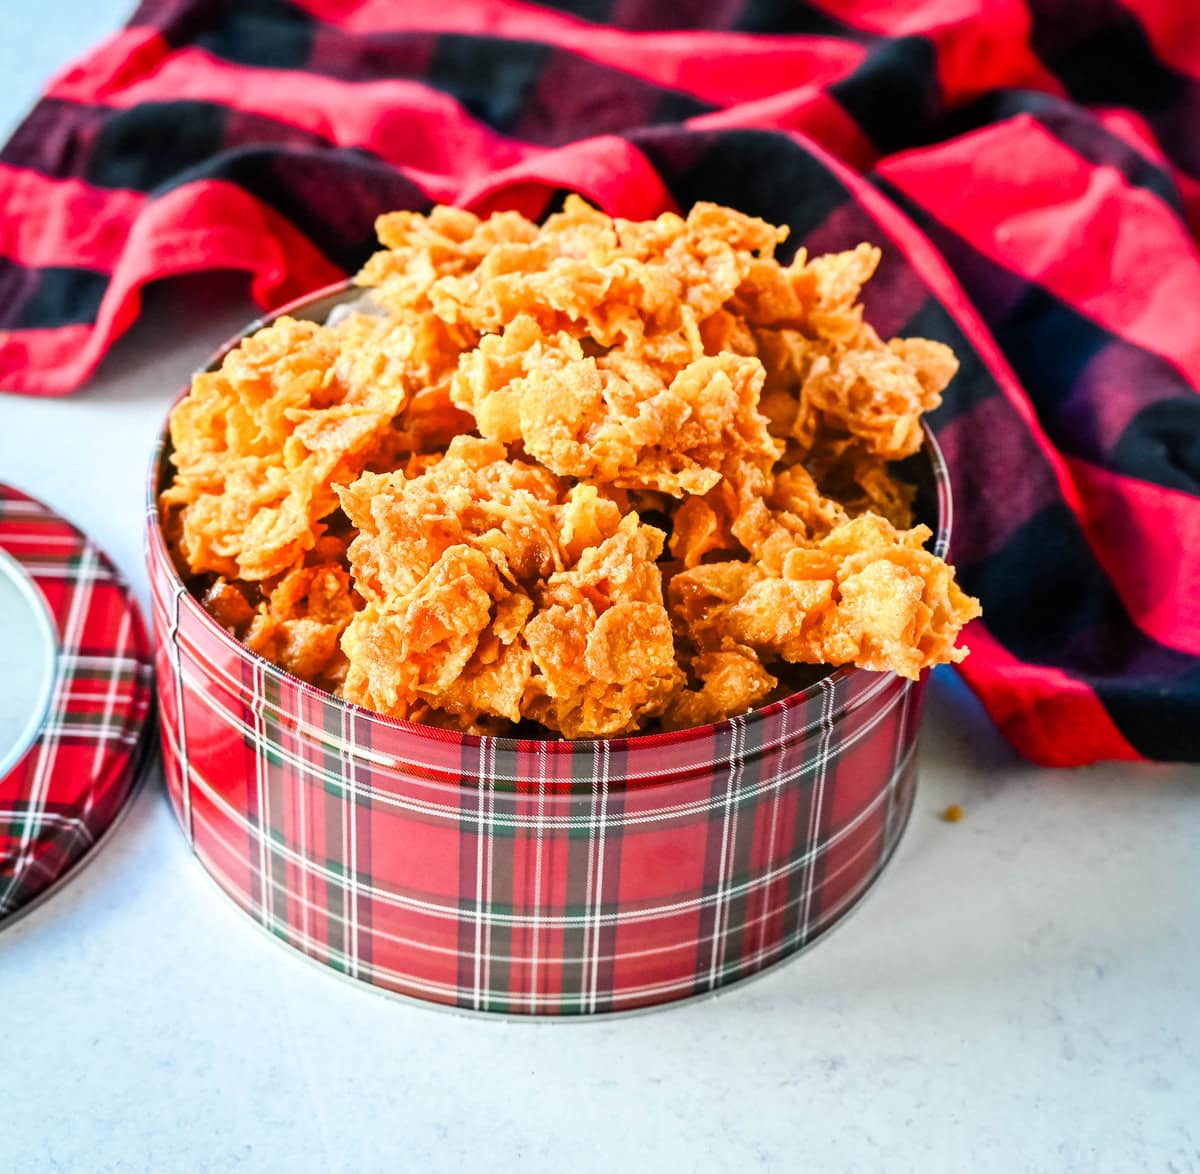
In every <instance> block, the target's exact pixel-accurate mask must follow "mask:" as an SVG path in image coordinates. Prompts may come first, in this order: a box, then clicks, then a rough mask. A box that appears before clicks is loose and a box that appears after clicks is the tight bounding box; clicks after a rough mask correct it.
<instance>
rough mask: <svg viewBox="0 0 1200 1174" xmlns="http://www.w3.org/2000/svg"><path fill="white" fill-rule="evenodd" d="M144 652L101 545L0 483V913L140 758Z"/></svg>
mask: <svg viewBox="0 0 1200 1174" xmlns="http://www.w3.org/2000/svg"><path fill="white" fill-rule="evenodd" d="M151 675H152V659H151V654H150V646H149V643H148V642H147V639H146V632H145V629H144V628H143V626H142V621H141V617H140V616H139V615H138V610H137V605H136V604H135V602H134V600H133V597H132V595H131V594H130V592H129V589H128V587H127V586H126V585H125V583H124V581H123V580H122V579H121V577H120V575H119V574H118V573H117V570H116V568H115V567H114V566H113V564H112V563H111V562H110V561H109V560H108V558H107V557H106V556H105V555H104V553H103V552H102V551H101V550H100V549H99V547H97V546H96V544H95V543H93V542H92V541H91V539H89V538H88V537H87V536H86V535H84V534H82V533H80V531H79V530H77V529H76V528H75V527H74V526H72V525H71V524H70V522H67V521H64V520H63V519H62V518H60V517H59V516H58V515H57V514H55V513H54V512H53V511H52V510H50V509H49V508H48V507H47V506H45V505H43V504H42V503H41V502H38V501H34V500H33V499H32V498H30V497H27V496H26V495H25V494H23V493H21V492H19V491H18V490H15V489H12V488H10V487H9V486H7V485H4V484H2V483H0V925H3V924H4V923H5V922H7V921H8V920H11V919H12V917H13V916H14V915H15V914H16V913H18V912H20V911H22V910H25V909H27V908H28V907H29V905H30V904H31V903H32V902H33V901H35V900H37V899H38V898H39V897H42V896H44V895H46V894H47V893H48V891H49V890H50V888H51V887H52V886H53V885H54V884H56V883H57V882H58V881H60V880H61V879H63V878H64V877H65V876H66V875H67V873H68V872H70V871H71V869H73V868H74V867H75V866H76V865H77V864H78V863H79V862H80V861H81V860H83V858H84V857H85V856H87V854H88V853H89V852H90V851H91V849H92V848H93V847H94V846H95V845H96V843H97V842H98V841H99V840H100V838H101V837H102V836H103V835H104V833H105V832H106V831H107V830H108V828H109V827H110V826H111V825H112V823H113V821H114V820H115V819H116V818H117V816H118V815H119V814H120V813H121V811H122V809H123V808H124V806H125V803H126V800H128V799H129V797H130V795H131V793H132V791H133V786H134V783H135V781H136V779H137V777H138V771H139V769H140V767H141V765H142V763H143V761H144V759H145V753H144V751H145V748H146V747H147V745H148V743H149V739H148V737H147V736H146V731H147V729H148V726H149V723H148V721H147V717H148V714H149V710H150V699H151Z"/></svg>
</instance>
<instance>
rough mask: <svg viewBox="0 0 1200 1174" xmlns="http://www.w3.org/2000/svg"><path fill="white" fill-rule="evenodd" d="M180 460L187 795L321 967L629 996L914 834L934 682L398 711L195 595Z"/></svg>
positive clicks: (681, 988)
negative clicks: (444, 723) (609, 725)
mask: <svg viewBox="0 0 1200 1174" xmlns="http://www.w3.org/2000/svg"><path fill="white" fill-rule="evenodd" d="M345 296H346V293H345V291H344V290H337V291H334V292H333V293H332V294H326V295H325V296H323V297H319V298H318V299H316V300H315V301H310V302H306V303H304V304H303V305H302V308H301V309H300V310H299V311H298V310H297V308H296V307H295V306H293V307H291V308H290V312H291V313H293V314H296V313H299V315H300V316H303V317H312V318H316V319H320V318H323V317H324V316H325V314H326V313H327V311H328V309H329V308H330V306H331V305H332V304H334V303H336V302H337V301H338V300H341V299H342V298H344V297H345ZM256 325H258V324H256ZM252 329H253V328H252ZM930 444H931V446H932V441H930ZM931 452H932V455H933V461H932V477H931V478H930V477H929V473H930V469H929V467H928V465H927V467H926V476H927V479H929V480H931V482H932V483H931V485H930V486H928V487H927V492H928V491H930V490H931V491H932V492H931V493H929V501H930V503H931V505H930V508H931V509H932V510H936V511H937V512H938V515H939V517H940V519H941V532H940V533H939V536H938V549H939V550H942V551H944V549H945V545H946V536H947V533H948V525H949V501H948V497H947V491H946V485H947V480H946V475H945V470H944V467H943V466H942V464H941V458H940V454H939V453H938V451H937V449H936V446H932V447H931ZM164 455H165V440H164V442H163V447H162V448H160V451H159V454H158V456H157V458H156V460H155V465H154V473H153V474H152V478H151V487H150V488H151V492H150V517H149V528H148V560H149V567H150V579H151V585H152V599H153V617H154V627H155V632H156V635H157V638H158V651H157V667H158V688H159V703H160V718H161V725H162V736H163V750H164V759H165V762H166V774H167V786H168V791H169V793H170V796H171V801H172V803H173V805H174V807H175V811H176V814H177V815H178V817H179V820H180V823H181V824H182V826H183V828H184V831H185V832H186V834H187V836H188V840H189V842H190V843H191V845H192V848H193V850H194V851H195V853H196V855H197V856H198V857H199V859H200V861H201V863H202V864H203V865H204V867H205V868H206V869H207V870H208V871H209V872H210V873H211V874H212V876H213V877H214V878H215V879H216V880H217V882H218V883H219V884H220V885H221V887H222V888H223V889H224V890H225V891H226V892H227V893H228V894H229V895H230V896H231V897H232V898H233V899H234V900H235V901H236V902H237V903H238V904H239V905H240V906H241V907H242V908H243V909H244V910H246V911H247V912H248V913H249V914H250V915H251V916H253V917H254V918H255V919H256V920H258V921H259V922H260V923H261V924H262V925H263V926H264V927H265V928H266V929H267V930H269V931H270V932H271V933H273V934H275V935H276V936H277V937H279V938H281V939H282V940H283V941H285V942H287V943H289V944H290V945H292V946H294V947H296V948H297V949H299V950H301V951H303V952H304V953H305V954H307V955H309V956H310V957H311V958H313V959H315V960H317V961H319V962H323V963H325V964H327V965H329V966H331V967H333V968H334V969H335V970H338V971H340V972H342V973H343V974H346V975H349V976H351V977H354V978H358V979H361V980H363V981H365V982H369V983H372V984H374V985H376V986H380V987H383V988H385V989H387V990H390V991H394V992H397V993H399V994H403V995H409V996H414V997H417V998H421V999H428V1000H432V1001H435V1002H439V1003H445V1004H449V1005H451V1006H456V1007H461V1008H467V1009H471V1010H476V1011H500V1012H507V1013H530V1014H568V1015H573V1014H581V1013H589V1012H596V1011H608V1010H629V1009H632V1008H635V1007H643V1006H648V1005H651V1004H655V1003H661V1002H666V1001H669V1000H672V999H679V998H685V997H687V996H689V995H696V994H702V993H704V992H707V991H712V990H715V989H717V988H718V987H721V986H724V985H725V984H727V983H730V982H734V981H736V980H737V979H740V978H744V977H746V976H748V975H751V974H754V973H756V972H757V971H759V970H761V969H763V968H764V967H766V966H769V965H770V964H771V963H773V962H776V961H778V960H780V959H782V958H784V957H786V956H788V955H789V954H792V953H794V952H795V951H796V950H798V949H800V948H801V947H803V946H804V945H806V944H807V943H809V942H811V941H812V940H813V939H815V938H816V937H817V936H819V935H820V934H821V933H823V932H824V931H825V930H827V929H828V928H829V927H830V926H832V925H833V924H834V923H835V922H836V921H838V920H839V919H840V918H841V917H842V916H844V914H845V913H846V912H847V911H848V910H849V909H850V908H851V907H852V906H853V905H854V904H855V903H856V902H857V901H858V900H859V898H860V897H862V895H863V894H864V893H865V892H866V891H867V890H868V889H869V888H870V887H871V885H872V883H873V882H874V880H875V878H876V877H877V876H878V874H879V872H880V870H881V869H882V868H883V866H884V864H885V863H886V862H887V860H888V858H889V857H890V855H891V853H892V851H893V849H894V848H895V846H896V843H897V841H898V839H899V837H900V834H901V832H902V831H903V828H904V825H905V823H906V822H907V819H908V814H909V811H910V809H911V806H912V800H913V793H914V784H915V758H914V752H915V748H916V740H917V729H918V725H919V719H920V702H921V693H922V687H921V685H919V684H914V683H913V682H910V681H905V680H901V679H899V678H897V677H895V676H894V675H892V674H878V673H868V672H863V671H860V670H855V669H840V670H838V671H836V672H834V673H832V674H831V675H830V676H828V677H826V678H825V679H824V680H822V681H820V682H818V683H817V684H816V685H814V686H812V687H811V688H809V689H807V690H805V691H804V692H802V693H799V694H796V695H795V696H793V697H790V698H788V699H787V700H786V701H783V702H780V703H777V704H774V705H771V706H768V707H766V708H764V709H762V710H759V711H756V712H754V713H751V714H749V715H747V716H745V717H741V718H737V719H735V720H733V721H728V722H723V723H721V724H719V725H715V726H707V727H704V728H699V729H694V730H686V731H682V732H679V733H672V734H661V735H652V736H647V737H641V738H614V739H609V740H605V741H596V742H574V743H572V742H565V741H515V740H511V739H503V738H481V737H471V736H466V735H460V734H455V733H451V732H448V731H444V730H437V729H432V728H429V727H424V726H417V725H412V724H410V723H407V722H398V721H393V720H391V719H389V718H385V717H382V716H380V715H378V714H375V713H372V712H370V711H368V710H365V709H361V708H359V707H357V706H354V705H350V704H347V703H346V702H343V701H340V700H338V699H337V698H334V697H332V696H330V695H329V694H326V693H323V692H321V691H320V690H318V689H315V688H313V687H311V686H309V685H306V684H304V683H302V682H300V681H298V680H296V679H294V678H292V677H289V676H288V675H287V674H286V673H284V672H283V671H282V670H280V669H278V668H276V667H275V666H273V665H271V664H268V663H267V662H266V661H264V660H262V659H261V658H259V657H257V656H255V655H254V654H252V653H251V652H249V651H247V650H246V649H245V648H244V647H242V646H241V645H240V644H239V643H238V642H237V641H236V640H234V639H233V638H232V637H231V636H230V635H229V634H228V633H226V632H225V631H224V630H223V629H222V628H221V627H220V626H219V625H217V623H216V622H215V621H214V620H213V619H212V618H211V617H210V616H209V615H208V614H207V613H206V612H205V611H204V609H203V608H202V607H201V606H200V605H199V603H198V602H197V601H196V600H195V599H194V598H193V597H192V596H191V595H190V594H189V593H188V592H187V590H186V588H185V587H184V585H183V584H182V582H181V581H180V580H179V577H178V575H177V573H176V571H175V569H174V567H173V565H172V562H171V559H170V556H169V555H168V553H167V550H166V547H165V544H164V540H163V537H162V533H161V530H160V528H159V524H158V515H157V509H156V506H155V504H154V503H155V498H156V496H157V490H158V483H157V482H158V476H159V470H160V467H161V466H162V462H163V458H164ZM935 495H936V501H935V500H934V497H935Z"/></svg>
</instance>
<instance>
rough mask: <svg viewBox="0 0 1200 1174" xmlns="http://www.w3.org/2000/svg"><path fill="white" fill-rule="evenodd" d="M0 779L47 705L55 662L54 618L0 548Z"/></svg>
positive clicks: (16, 759)
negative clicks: (0, 649)
mask: <svg viewBox="0 0 1200 1174" xmlns="http://www.w3.org/2000/svg"><path fill="white" fill-rule="evenodd" d="M0 646H2V647H3V649H4V655H3V656H2V657H0V778H3V777H4V776H5V775H7V774H8V772H9V771H10V770H12V768H13V767H14V766H16V764H17V763H18V762H20V761H21V758H22V757H23V756H24V754H25V752H26V751H27V750H28V749H29V747H30V746H31V745H32V744H33V742H34V740H35V739H36V738H37V736H38V731H39V730H40V729H41V728H42V724H43V722H44V721H45V718H46V712H47V710H48V709H49V707H50V698H51V696H52V694H53V691H54V677H55V672H56V670H57V665H58V642H57V640H56V639H55V633H54V622H53V620H51V618H50V612H49V609H48V608H47V606H46V601H45V600H44V599H43V598H42V593H41V591H39V590H38V587H37V584H35V583H34V581H33V580H32V579H31V578H30V577H29V575H28V574H27V573H26V571H25V569H24V567H22V566H21V565H20V564H19V563H18V562H17V561H16V560H15V559H13V558H12V557H11V556H10V555H9V554H7V553H6V552H5V551H4V550H0Z"/></svg>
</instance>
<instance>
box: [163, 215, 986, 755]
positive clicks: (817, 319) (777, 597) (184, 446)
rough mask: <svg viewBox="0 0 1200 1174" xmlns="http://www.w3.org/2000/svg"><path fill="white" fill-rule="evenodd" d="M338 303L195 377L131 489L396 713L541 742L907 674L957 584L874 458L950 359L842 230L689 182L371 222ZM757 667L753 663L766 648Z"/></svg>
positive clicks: (687, 720) (944, 642) (345, 678)
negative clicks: (864, 301) (845, 247)
mask: <svg viewBox="0 0 1200 1174" xmlns="http://www.w3.org/2000/svg"><path fill="white" fill-rule="evenodd" d="M377 227H378V231H379V236H380V240H381V242H382V243H383V245H384V246H385V247H384V249H383V251H381V252H379V253H377V254H375V256H374V257H372V258H371V260H370V261H369V262H368V263H367V265H366V267H365V268H364V269H363V271H362V273H361V274H360V275H359V277H358V282H359V284H360V285H361V286H364V287H366V288H367V289H369V290H370V293H371V296H370V302H371V306H370V312H361V311H359V312H355V313H352V314H351V315H350V316H349V317H347V318H345V319H343V320H341V321H339V322H336V323H334V324H330V325H319V324H314V323H311V322H300V321H295V320H293V319H291V318H281V319H279V320H278V321H277V322H275V323H274V324H273V325H271V326H268V327H265V328H264V329H262V330H260V331H258V332H257V333H256V334H254V335H253V336H251V337H250V338H248V339H246V340H245V341H244V342H243V343H242V344H241V345H240V346H238V347H237V348H236V349H235V350H233V351H232V352H230V354H229V355H227V356H226V358H225V361H224V362H223V364H222V366H221V368H220V369H219V370H217V371H213V372H209V373H206V374H202V375H199V376H197V377H196V380H195V382H194V384H193V386H192V390H191V393H190V394H189V395H188V396H187V398H186V399H184V400H183V401H182V402H181V403H180V404H179V406H178V407H177V408H176V409H175V411H174V413H173V415H172V417H171V439H172V442H173V446H174V450H173V455H172V460H173V462H174V465H175V469H176V473H175V477H174V479H173V481H172V483H171V484H170V485H169V486H168V487H167V488H166V489H165V490H164V491H163V494H162V501H161V504H162V507H163V511H164V516H165V518H166V525H167V532H168V537H169V539H170V541H171V543H172V546H173V549H174V552H175V556H176V559H177V562H178V563H179V565H180V568H181V570H182V571H183V572H184V573H185V575H187V576H188V578H189V580H190V582H191V583H192V585H193V587H194V589H196V590H197V591H198V592H199V593H201V595H202V598H203V602H204V604H205V606H206V607H207V608H208V610H209V611H210V612H211V613H212V615H213V616H215V617H216V619H217V620H218V621H219V622H220V623H222V624H223V625H224V626H225V627H226V628H228V629H229V630H230V631H231V632H232V633H234V634H235V635H236V636H237V637H238V638H239V639H241V640H242V641H244V642H245V643H246V645H247V646H249V647H250V648H251V649H252V650H254V651H255V652H257V653H259V654H261V655H262V656H264V657H266V658H267V659H269V660H271V661H273V662H275V663H276V664H278V665H280V666H282V667H283V668H285V669H286V670H288V671H289V672H291V673H294V674H295V675H296V676H299V677H301V678H303V679H304V680H306V681H310V682H312V683H314V684H317V685H319V686H321V687H323V688H326V689H330V690H332V691H335V692H337V693H339V694H340V695H341V696H343V697H345V698H347V699H349V700H350V701H354V702H358V703H360V704H362V705H366V706H369V707H371V708H372V709H376V710H378V711H380V712H382V713H385V714H389V715H392V716H395V717H401V718H409V719H412V720H415V721H422V722H427V723H431V724H436V725H441V726H447V727H452V728H456V729H462V730H467V731H472V732H488V733H503V732H508V731H511V730H512V729H513V728H514V726H515V725H516V723H520V722H522V721H532V722H536V723H538V724H539V725H540V726H542V727H544V728H545V729H547V730H551V731H555V732H557V733H559V734H562V735H564V736H566V737H568V738H582V737H604V736H612V735H620V734H627V733H632V732H636V731H642V730H646V729H648V728H653V729H659V728H666V729H672V728H681V727H686V726H692V725H698V724H703V723H706V722H711V721H716V720H720V719H723V718H726V717H729V716H732V715H735V714H738V713H741V712H744V711H745V710H747V709H749V708H750V707H752V706H754V705H757V704H759V703H761V702H763V701H765V700H767V699H769V698H771V697H773V696H777V695H780V694H781V693H785V692H787V691H789V690H790V689H791V688H793V687H794V686H795V683H796V678H795V676H794V674H792V675H789V672H788V670H787V666H788V665H841V664H856V665H860V666H862V667H863V668H868V669H877V670H881V671H882V670H891V671H894V672H897V673H900V674H901V675H903V676H907V677H916V676H917V675H918V674H919V673H920V671H921V669H922V668H925V667H926V666H928V665H931V664H936V663H939V662H944V661H957V660H961V659H962V657H963V656H965V655H966V651H965V649H960V648H956V647H955V639H956V637H957V635H958V632H959V630H960V629H961V628H962V626H963V625H964V624H965V623H967V621H969V620H970V619H972V618H973V617H974V616H977V615H978V614H979V605H978V603H977V602H976V601H975V600H974V599H972V598H970V597H969V596H967V595H965V594H964V593H963V592H962V591H961V589H960V588H959V587H958V586H957V584H956V583H955V581H954V572H953V570H952V569H951V568H950V567H948V566H947V565H946V564H945V563H944V562H943V561H942V560H941V559H939V558H937V557H935V556H934V555H933V554H931V553H930V552H929V551H927V550H926V549H925V545H924V544H925V542H926V541H927V540H928V538H929V537H930V532H929V530H928V529H927V528H926V527H925V526H916V527H914V528H910V527H912V517H911V506H912V497H913V491H912V490H911V488H909V487H908V486H906V485H904V484H903V483H901V482H899V481H897V480H895V479H894V478H893V477H892V476H891V474H890V473H889V471H888V463H889V462H891V461H895V460H898V459H900V458H903V457H906V456H909V455H911V454H912V453H914V452H916V451H917V449H918V448H919V447H920V445H921V436H922V433H921V428H920V417H921V414H922V413H923V412H926V411H928V410H929V409H930V408H932V407H934V406H936V405H937V404H938V403H939V402H940V396H941V392H942V390H943V388H944V387H945V386H946V384H947V383H948V382H949V380H950V379H951V377H952V376H953V374H954V372H955V370H956V367H957V363H956V361H955V359H954V356H953V354H952V353H951V352H950V350H949V349H948V348H947V347H945V346H943V345H942V344H940V343H937V342H930V341H928V340H925V339H916V338H911V339H892V340H890V341H888V342H884V341H882V340H881V339H880V338H879V336H878V335H877V334H876V333H875V331H874V330H872V329H871V327H870V326H869V325H868V324H867V323H866V322H864V321H863V316H862V308H861V306H860V305H859V294H860V291H861V289H862V286H863V284H864V283H865V282H866V281H867V280H868V279H869V278H870V276H871V274H872V273H873V271H874V269H875V266H876V264H877V263H878V260H879V250H878V249H876V248H874V247H872V246H870V245H865V244H864V245H859V247H858V248H857V249H855V250H853V251H851V252H848V253H839V254H833V255H829V256H822V257H815V258H813V259H811V260H810V259H808V257H807V256H806V255H805V253H804V251H803V250H801V251H800V252H799V253H798V254H797V256H796V257H795V259H794V260H793V261H792V263H791V264H790V265H781V264H780V263H779V262H778V261H777V260H776V259H775V258H774V250H775V247H776V245H777V244H778V243H779V242H781V241H782V240H783V239H784V236H785V235H786V230H784V229H780V228H776V227H774V226H772V225H770V224H767V223H766V222H765V221H762V220H758V219H755V218H754V217H751V216H745V215H742V214H741V213H738V212H735V211H732V210H731V209H728V208H722V207H718V206H716V205H713V204H698V205H696V207H695V208H693V209H692V211H691V213H690V214H689V215H688V217H687V219H682V218H681V217H679V216H676V215H673V214H666V215H663V216H660V217H658V219H656V220H651V221H646V222H641V223H636V222H631V221H627V220H613V219H610V218H609V217H608V216H605V215H604V214H602V213H601V212H599V211H597V210H595V209H594V208H591V207H589V206H588V205H587V204H585V203H584V202H583V201H582V200H580V199H578V198H571V199H569V200H568V201H567V203H566V206H565V208H564V210H563V211H562V212H560V213H558V214H556V215H553V216H551V217H550V218H549V219H548V220H547V221H546V222H545V223H544V224H543V225H541V226H540V227H539V226H538V225H535V224H533V223H531V222H530V221H528V220H526V219H525V218H524V217H522V216H519V215H517V214H516V213H513V212H502V213H498V214H496V215H494V216H491V217H490V218H488V219H486V220H481V219H479V218H478V217H476V216H474V215H472V214H471V213H470V212H465V211H462V210H461V209H456V208H447V207H439V208H435V209H434V210H433V212H431V213H430V214H429V215H428V216H424V215H419V214H417V213H412V212H395V213H391V214H390V215H387V216H383V217H381V218H380V219H379V221H378V225H377ZM781 670H782V671H781Z"/></svg>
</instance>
